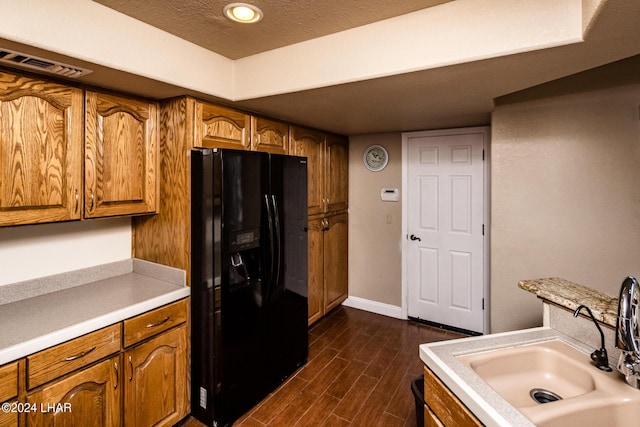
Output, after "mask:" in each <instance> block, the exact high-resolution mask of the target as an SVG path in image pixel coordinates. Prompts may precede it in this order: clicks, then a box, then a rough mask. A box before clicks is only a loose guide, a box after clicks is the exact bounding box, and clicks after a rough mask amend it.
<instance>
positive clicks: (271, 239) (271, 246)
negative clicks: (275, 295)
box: [264, 194, 275, 291]
mask: <svg viewBox="0 0 640 427" xmlns="http://www.w3.org/2000/svg"><path fill="white" fill-rule="evenodd" d="M264 203H265V205H266V207H267V226H268V228H269V251H270V252H269V259H270V260H271V263H270V264H271V265H269V281H271V282H272V281H273V274H274V270H275V267H274V259H275V256H274V249H275V248H274V244H275V242H274V237H273V214H272V212H271V205H270V203H269V196H268V195H267V194H265V195H264ZM271 287H272V284H271V283H267V291H268V290H269V289H270V288H271Z"/></svg>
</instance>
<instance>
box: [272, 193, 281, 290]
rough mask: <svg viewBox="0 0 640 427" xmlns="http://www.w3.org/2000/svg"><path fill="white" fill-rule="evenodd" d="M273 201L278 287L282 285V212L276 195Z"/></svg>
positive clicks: (275, 284)
mask: <svg viewBox="0 0 640 427" xmlns="http://www.w3.org/2000/svg"><path fill="white" fill-rule="evenodd" d="M271 201H272V202H273V218H274V223H275V230H274V231H275V241H276V254H277V257H276V263H277V264H276V269H275V270H276V277H275V281H274V282H273V283H274V286H278V284H279V283H280V263H281V261H282V242H281V241H280V239H281V236H280V211H279V210H278V203H277V200H276V196H275V195H274V194H272V195H271Z"/></svg>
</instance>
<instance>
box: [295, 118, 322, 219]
mask: <svg viewBox="0 0 640 427" xmlns="http://www.w3.org/2000/svg"><path fill="white" fill-rule="evenodd" d="M289 144H290V145H289V153H290V154H291V155H293V156H304V157H307V176H308V179H307V186H308V196H307V203H308V214H309V215H315V214H321V213H323V212H324V133H322V132H320V131H317V130H313V129H307V128H303V127H298V126H291V141H290V143H289Z"/></svg>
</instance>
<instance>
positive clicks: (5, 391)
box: [0, 362, 18, 425]
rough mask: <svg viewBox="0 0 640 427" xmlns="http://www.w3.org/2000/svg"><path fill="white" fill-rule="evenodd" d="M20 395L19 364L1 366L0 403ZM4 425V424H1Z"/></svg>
mask: <svg viewBox="0 0 640 427" xmlns="http://www.w3.org/2000/svg"><path fill="white" fill-rule="evenodd" d="M17 395H18V362H12V363H8V364H6V365H4V366H0V402H4V401H5V400H9V399H12V398H14V397H16V396H17ZM0 425H3V424H0Z"/></svg>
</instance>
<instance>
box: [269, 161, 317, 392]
mask: <svg viewBox="0 0 640 427" xmlns="http://www.w3.org/2000/svg"><path fill="white" fill-rule="evenodd" d="M271 197H272V204H273V211H274V215H275V220H274V223H275V224H276V227H275V228H276V234H277V238H276V241H277V242H279V243H277V244H276V246H277V247H278V248H279V255H278V257H277V268H276V271H277V272H278V274H276V275H275V277H276V278H277V281H275V282H274V283H273V284H272V288H273V289H272V291H271V292H270V309H271V313H272V314H271V316H270V336H271V342H272V344H273V348H272V350H271V353H270V358H271V371H272V373H273V378H272V381H273V384H274V386H277V385H278V384H280V383H281V382H282V381H283V380H284V379H286V378H287V377H289V376H290V375H291V374H292V373H293V372H295V370H296V369H297V368H298V367H300V366H302V365H303V364H304V363H305V362H306V360H307V354H308V328H307V295H308V287H307V161H306V158H303V157H293V156H282V155H273V154H272V155H271Z"/></svg>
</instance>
